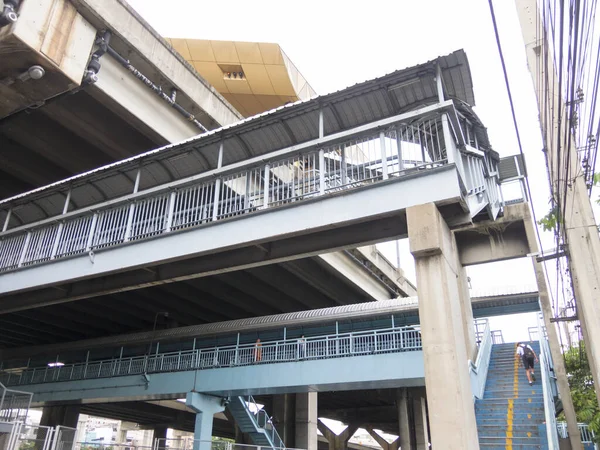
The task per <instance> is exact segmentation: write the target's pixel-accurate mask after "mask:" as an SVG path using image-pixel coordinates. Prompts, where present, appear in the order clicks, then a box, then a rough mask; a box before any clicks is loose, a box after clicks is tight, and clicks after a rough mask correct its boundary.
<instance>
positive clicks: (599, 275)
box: [515, 0, 600, 401]
mask: <svg viewBox="0 0 600 450" xmlns="http://www.w3.org/2000/svg"><path fill="white" fill-rule="evenodd" d="M515 3H516V6H517V12H518V15H519V21H520V23H521V31H522V33H523V40H524V43H525V51H526V54H527V63H528V66H529V70H530V72H531V75H532V79H533V84H534V87H535V93H536V96H537V101H538V107H539V110H540V123H541V127H542V135H543V139H544V146H545V151H546V152H547V158H548V162H549V167H550V183H551V184H552V188H553V192H558V189H559V188H560V189H561V190H562V189H564V188H565V184H566V193H564V195H566V198H565V199H563V201H565V206H566V207H565V208H564V211H562V207H563V205H561V215H560V218H557V219H562V220H564V223H563V226H562V233H563V239H564V241H565V243H566V248H565V250H566V254H567V258H568V261H569V267H570V271H571V278H572V280H573V286H574V290H575V292H574V294H575V300H576V305H577V315H578V317H579V319H580V321H581V326H582V330H583V336H584V339H585V343H586V346H585V348H586V352H587V356H588V360H589V364H590V369H591V371H592V376H593V377H594V381H595V383H596V386H599V383H600V238H599V236H598V229H597V227H596V222H595V220H594V214H593V211H592V205H591V202H590V199H589V197H588V190H587V186H586V184H585V181H584V179H583V176H582V175H580V174H582V172H583V171H582V170H581V164H580V161H579V157H578V155H577V149H576V148H575V139H574V138H573V137H572V136H571V139H564V141H568V142H570V148H569V147H568V146H566V147H565V148H563V149H562V151H560V152H559V148H558V147H557V144H558V143H559V135H560V136H562V137H561V138H560V139H561V140H562V139H563V138H564V136H566V135H565V133H571V128H570V124H569V119H568V118H566V115H565V114H564V112H565V110H564V107H563V109H562V110H559V108H558V105H560V104H562V105H565V103H566V101H562V102H559V96H560V95H561V93H560V90H559V86H558V75H557V73H556V68H555V65H554V57H553V47H552V45H550V44H549V42H548V38H547V36H548V30H544V28H543V18H542V17H541V15H540V10H539V8H538V5H537V1H536V0H515ZM546 69H548V70H547V71H546ZM553 94H554V96H555V97H554V98H552V95H553ZM550 106H553V108H550ZM561 121H562V122H561ZM559 127H560V128H561V129H560V130H559ZM567 163H568V164H567ZM566 167H570V171H569V172H568V173H567V171H566V170H565V168H566ZM559 168H560V172H559ZM596 396H597V397H598V399H599V401H600V390H599V389H598V388H596Z"/></svg>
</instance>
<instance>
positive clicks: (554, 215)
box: [538, 206, 560, 231]
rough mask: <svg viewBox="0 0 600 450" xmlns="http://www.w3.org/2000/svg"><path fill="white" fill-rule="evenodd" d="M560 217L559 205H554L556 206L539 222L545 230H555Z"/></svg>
mask: <svg viewBox="0 0 600 450" xmlns="http://www.w3.org/2000/svg"><path fill="white" fill-rule="evenodd" d="M559 219H560V210H559V208H558V206H554V208H552V209H551V210H550V212H549V213H548V214H546V215H545V216H544V217H542V218H541V219H540V220H538V224H540V225H541V226H542V228H543V230H544V231H554V230H555V229H556V224H557V222H558V220H559Z"/></svg>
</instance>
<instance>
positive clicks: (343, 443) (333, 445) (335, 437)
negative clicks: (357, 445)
mask: <svg viewBox="0 0 600 450" xmlns="http://www.w3.org/2000/svg"><path fill="white" fill-rule="evenodd" d="M359 426H360V425H359V424H357V423H351V424H349V425H348V427H347V428H346V429H345V430H344V431H342V432H341V433H340V434H335V433H334V432H333V431H331V429H329V427H328V426H327V425H325V424H324V423H323V422H321V421H320V420H319V421H318V427H319V431H320V432H321V433H322V434H323V436H325V438H326V439H327V442H329V450H347V449H348V441H349V440H350V438H351V437H352V436H353V435H354V433H356V430H358V427H359Z"/></svg>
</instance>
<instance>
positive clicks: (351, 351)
mask: <svg viewBox="0 0 600 450" xmlns="http://www.w3.org/2000/svg"><path fill="white" fill-rule="evenodd" d="M353 353H354V336H352V333H350V354H351V355H352V354H353Z"/></svg>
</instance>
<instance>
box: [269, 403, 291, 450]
mask: <svg viewBox="0 0 600 450" xmlns="http://www.w3.org/2000/svg"><path fill="white" fill-rule="evenodd" d="M271 416H272V419H273V424H274V425H275V428H276V429H277V432H278V433H279V436H281V439H283V442H284V443H285V445H286V447H292V448H293V447H296V444H295V441H296V394H280V395H274V396H273V408H272V410H271Z"/></svg>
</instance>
